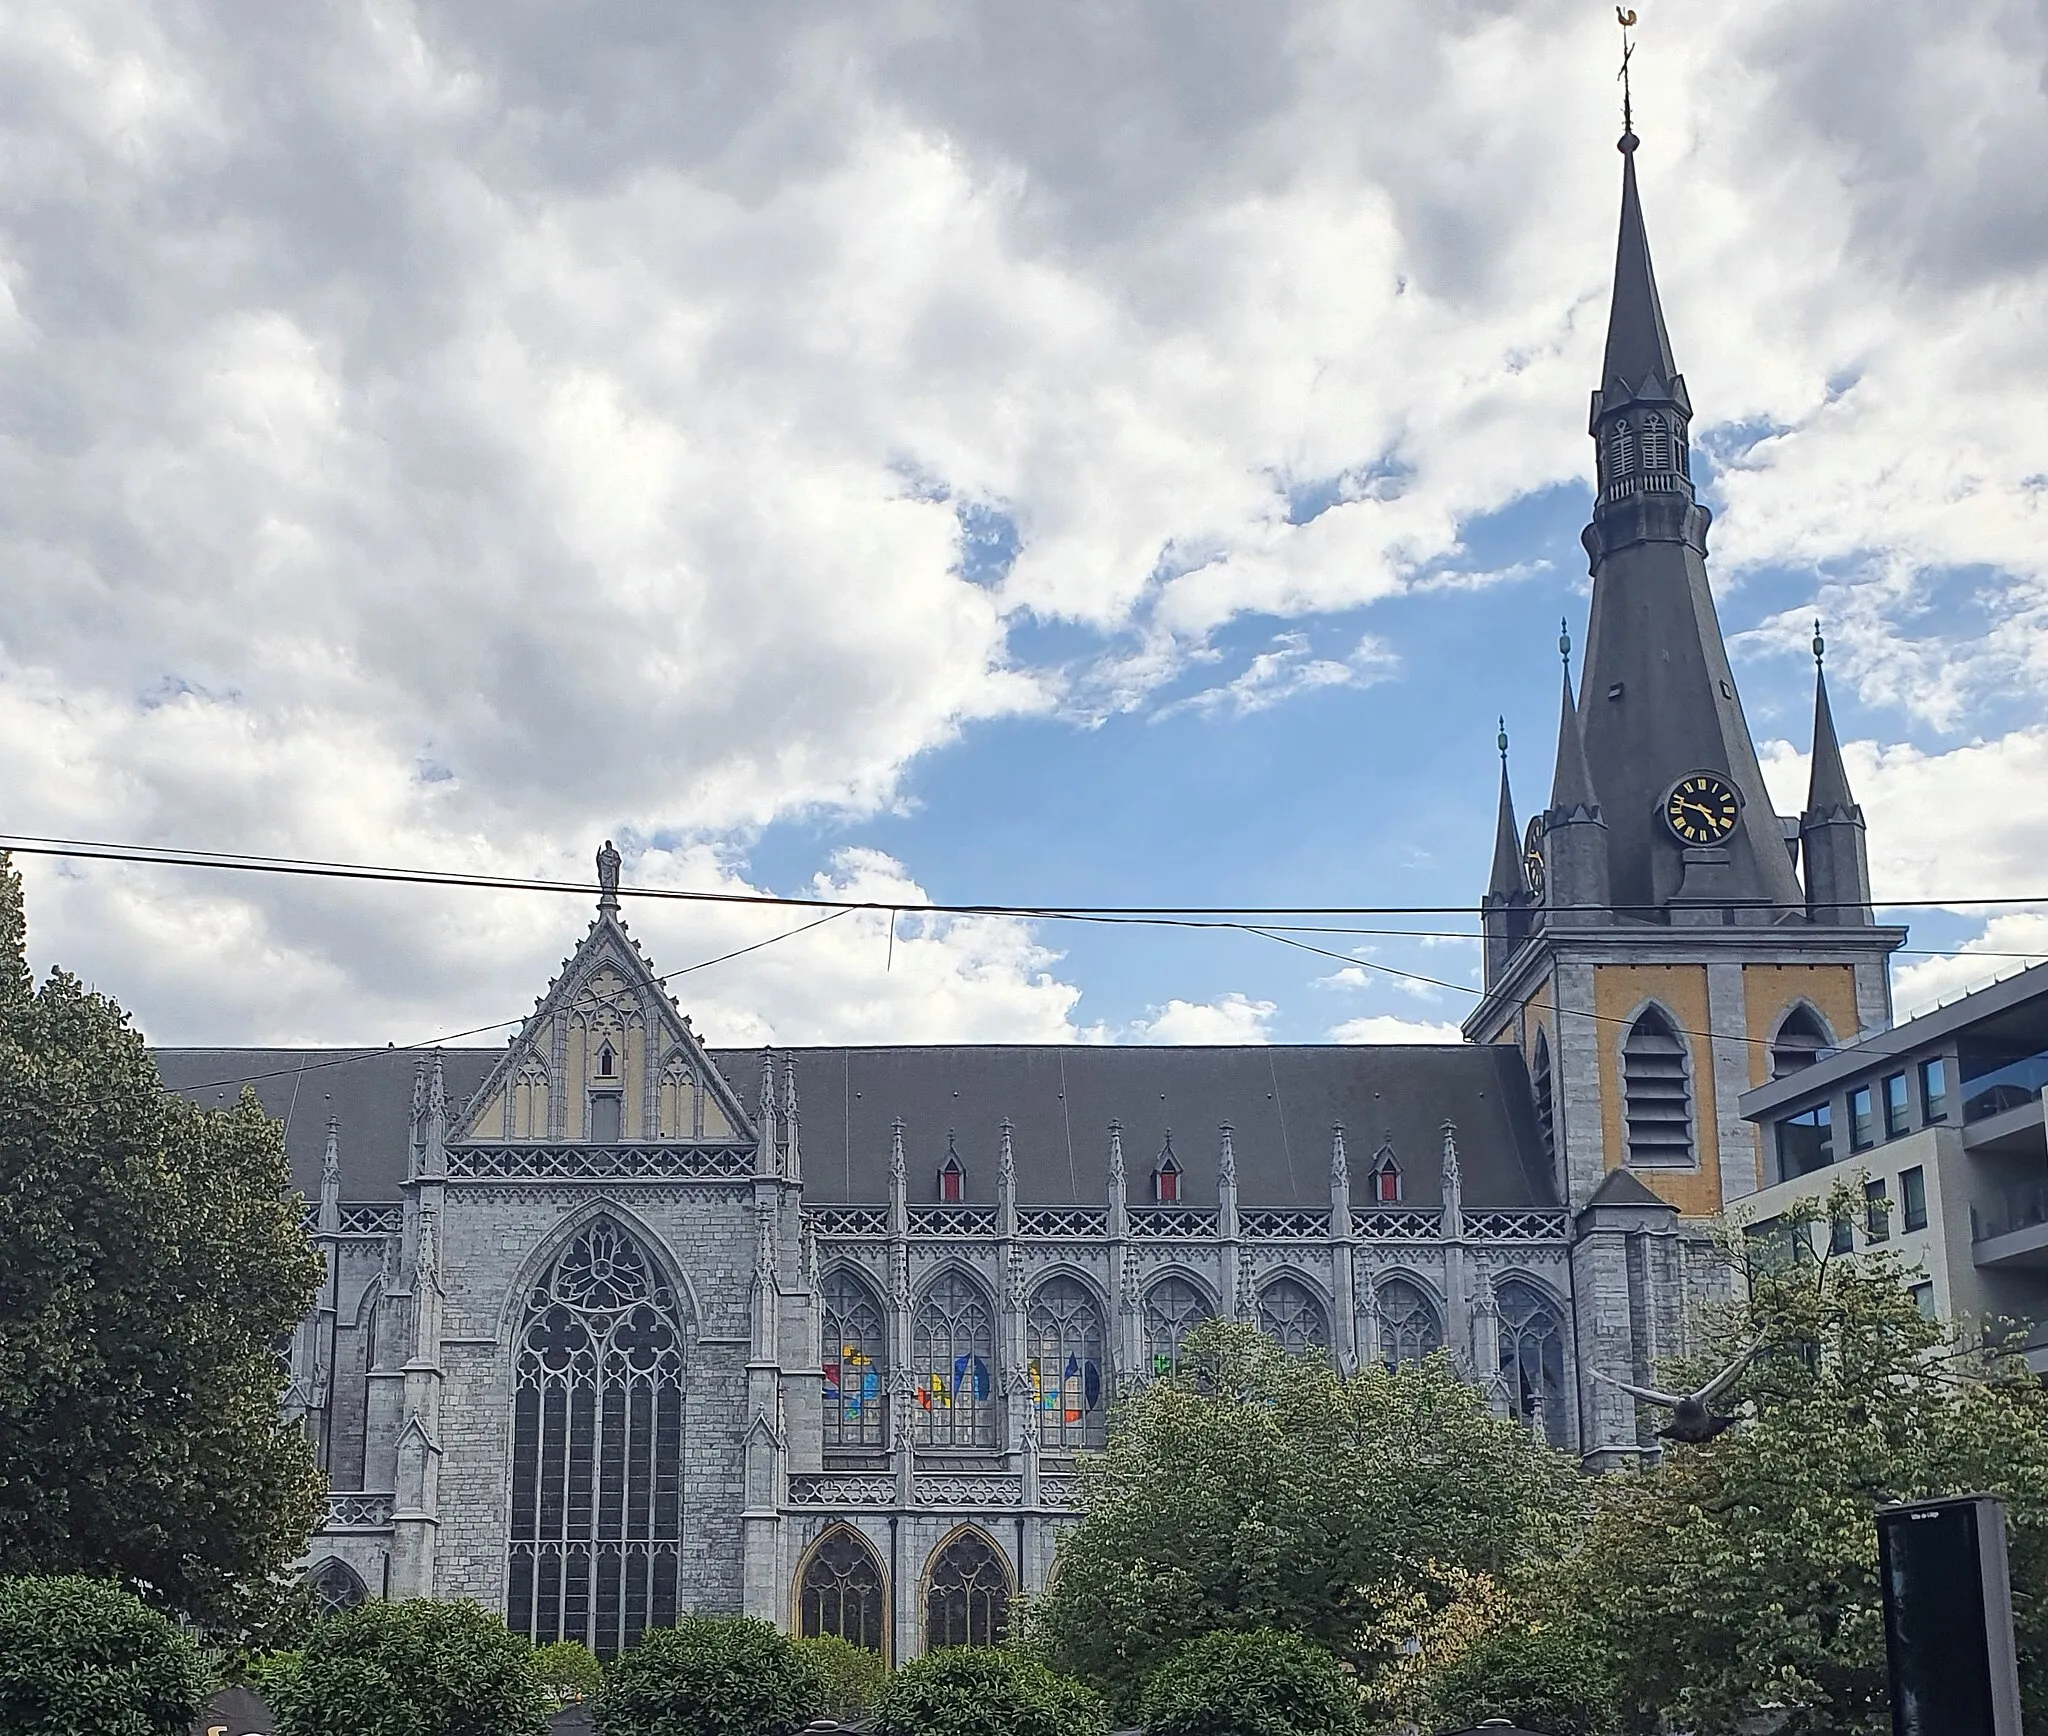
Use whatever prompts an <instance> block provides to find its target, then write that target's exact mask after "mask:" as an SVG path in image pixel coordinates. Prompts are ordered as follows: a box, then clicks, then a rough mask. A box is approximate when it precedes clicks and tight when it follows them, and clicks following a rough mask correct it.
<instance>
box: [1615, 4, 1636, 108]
mask: <svg viewBox="0 0 2048 1736" xmlns="http://www.w3.org/2000/svg"><path fill="white" fill-rule="evenodd" d="M1614 16H1615V20H1616V22H1618V23H1619V24H1620V25H1621V74H1620V77H1621V130H1622V131H1623V132H1624V133H1628V134H1633V133H1634V132H1635V130H1636V123H1635V115H1634V112H1633V109H1632V107H1631V105H1630V102H1629V88H1628V63H1629V60H1630V58H1631V57H1632V56H1633V55H1634V54H1635V51H1636V45H1635V44H1634V43H1633V42H1631V41H1630V40H1629V37H1628V33H1629V32H1630V31H1631V30H1633V29H1634V28H1635V23H1636V14H1635V8H1634V7H1632V6H1617V7H1615V9H1614Z"/></svg>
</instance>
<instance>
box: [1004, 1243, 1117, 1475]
mask: <svg viewBox="0 0 2048 1736" xmlns="http://www.w3.org/2000/svg"><path fill="white" fill-rule="evenodd" d="M1024 1330H1025V1333H1026V1335H1027V1337H1028V1339H1029V1351H1028V1354H1029V1357H1030V1366H1029V1370H1028V1372H1029V1375H1030V1379H1031V1402H1032V1404H1033V1405H1035V1406H1036V1407H1037V1410H1038V1439H1039V1444H1040V1445H1041V1446H1043V1447H1044V1448H1045V1449H1046V1450H1047V1451H1048V1452H1055V1453H1064V1452H1073V1451H1075V1450H1076V1449H1080V1448H1092V1447H1099V1446H1101V1445H1102V1443H1103V1441H1104V1440H1105V1439H1106V1438H1107V1437H1108V1433H1109V1430H1108V1417H1109V1409H1108V1406H1106V1405H1105V1404H1104V1403H1103V1380H1102V1310H1101V1309H1099V1308H1098V1307H1096V1305H1095V1298H1094V1297H1093V1296H1092V1295H1090V1294H1089V1291H1088V1287H1087V1286H1086V1285H1085V1284H1083V1283H1082V1282H1081V1281H1080V1280H1079V1279H1077V1278H1068V1277H1064V1276H1062V1277H1056V1278H1048V1279H1047V1280H1046V1281H1045V1282H1044V1283H1043V1284H1041V1285H1039V1287H1038V1291H1037V1293H1036V1294H1035V1295H1034V1296H1033V1297H1032V1298H1031V1307H1030V1309H1029V1311H1028V1312H1027V1313H1026V1314H1025V1317H1024Z"/></svg>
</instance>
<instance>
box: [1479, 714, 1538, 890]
mask: <svg viewBox="0 0 2048 1736" xmlns="http://www.w3.org/2000/svg"><path fill="white" fill-rule="evenodd" d="M1494 742H1495V745H1496V746H1498V747H1499V749H1500V812H1499V814H1498V815H1497V816H1496V817H1495V820H1494V825H1493V872H1492V873H1491V874H1490V875H1488V876H1487V881H1486V890H1487V893H1488V895H1489V896H1491V897H1494V898H1514V897H1518V896H1520V894H1522V893H1523V892H1525V891H1527V890H1528V881H1527V879H1526V878H1525V877H1524V875H1523V873H1522V833H1521V829H1520V828H1519V827H1518V826H1516V824H1515V798H1514V793H1513V792H1512V791H1511V790H1510V789H1509V788H1508V720H1507V719H1506V718H1502V719H1501V720H1500V733H1499V734H1498V735H1497V736H1495V737H1494Z"/></svg>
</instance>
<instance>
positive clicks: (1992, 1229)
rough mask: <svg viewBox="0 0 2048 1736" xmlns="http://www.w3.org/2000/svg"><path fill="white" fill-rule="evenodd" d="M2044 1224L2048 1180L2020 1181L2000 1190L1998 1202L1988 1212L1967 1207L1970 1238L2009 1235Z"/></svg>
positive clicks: (2047, 1215) (1982, 1239) (2047, 1216)
mask: <svg viewBox="0 0 2048 1736" xmlns="http://www.w3.org/2000/svg"><path fill="white" fill-rule="evenodd" d="M2042 1224H2048V1181H2036V1182H2027V1183H2023V1184H2021V1185H2020V1186H2018V1187H2008V1188H2003V1189H2001V1190H2000V1193H1999V1198H1998V1202H1997V1204H1996V1205H1994V1206H1993V1207H1992V1208H1991V1209H1990V1210H1989V1211H1984V1210H1981V1209H1979V1208H1978V1207H1976V1206H1972V1207H1971V1208H1970V1239H1971V1240H1972V1241H1973V1242H1988V1241H1990V1240H1991V1239H1992V1238H1993V1237H1994V1236H2010V1235H2013V1234H2014V1233H2016V1232H2017V1231H2020V1230H2031V1229H2036V1228H2038V1227H2039V1226H2040V1225H2042Z"/></svg>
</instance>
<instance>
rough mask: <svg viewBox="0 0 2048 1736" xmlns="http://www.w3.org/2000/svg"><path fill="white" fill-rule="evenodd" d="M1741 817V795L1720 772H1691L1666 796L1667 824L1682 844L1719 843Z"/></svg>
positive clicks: (1665, 822)
mask: <svg viewBox="0 0 2048 1736" xmlns="http://www.w3.org/2000/svg"><path fill="white" fill-rule="evenodd" d="M1741 818H1742V798H1741V797H1740V796H1739V795H1737V794H1736V792H1735V786H1734V785H1733V784H1731V783H1730V782H1729V781H1728V780H1727V779H1726V778H1724V777H1722V776H1721V774H1720V773H1719V772H1688V773H1687V774H1686V775H1685V776H1684V777H1682V778H1680V779H1679V780H1678V782H1677V783H1675V784H1674V785H1672V787H1671V793H1670V794H1669V795H1668V796H1666V797H1665V798H1664V824H1665V825H1667V826H1669V827H1670V828H1671V832H1672V836H1674V837H1675V838H1677V839H1678V841H1679V842H1680V843H1682V844H1718V843H1720V842H1721V840H1722V839H1723V838H1725V837H1727V836H1728V834H1729V833H1730V832H1732V831H1734V830H1735V822H1736V821H1738V820H1739V819H1741Z"/></svg>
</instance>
